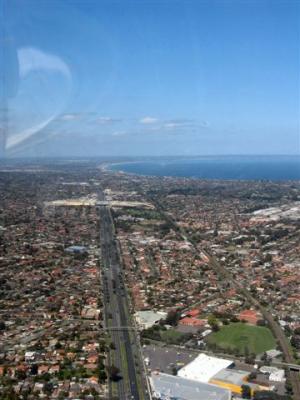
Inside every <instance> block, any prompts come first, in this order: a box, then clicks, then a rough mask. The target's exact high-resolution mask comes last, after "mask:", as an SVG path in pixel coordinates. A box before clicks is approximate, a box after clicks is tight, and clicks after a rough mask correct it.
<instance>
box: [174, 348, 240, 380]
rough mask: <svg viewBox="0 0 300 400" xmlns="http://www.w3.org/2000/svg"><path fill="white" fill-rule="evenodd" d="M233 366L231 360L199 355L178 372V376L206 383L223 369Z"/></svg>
mask: <svg viewBox="0 0 300 400" xmlns="http://www.w3.org/2000/svg"><path fill="white" fill-rule="evenodd" d="M233 366H234V363H233V361H231V360H226V359H224V358H216V357H211V356H207V355H206V354H199V356H198V357H197V358H195V359H194V360H193V361H192V362H190V363H189V364H187V365H186V366H185V367H183V368H181V369H180V370H179V371H178V376H180V377H181V378H186V379H193V380H195V381H198V382H204V383H205V382H206V383H207V382H209V380H210V379H211V378H212V377H213V376H215V375H216V374H217V373H218V372H220V371H222V370H223V369H224V368H229V367H233Z"/></svg>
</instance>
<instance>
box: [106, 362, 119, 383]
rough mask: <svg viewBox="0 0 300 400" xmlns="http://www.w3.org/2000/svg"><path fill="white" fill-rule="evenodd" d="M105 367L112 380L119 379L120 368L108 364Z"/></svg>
mask: <svg viewBox="0 0 300 400" xmlns="http://www.w3.org/2000/svg"><path fill="white" fill-rule="evenodd" d="M106 369H107V373H108V376H109V378H110V379H111V380H112V381H118V380H119V379H120V376H119V373H120V370H119V368H118V367H116V366H115V365H109V366H108V367H107V368H106Z"/></svg>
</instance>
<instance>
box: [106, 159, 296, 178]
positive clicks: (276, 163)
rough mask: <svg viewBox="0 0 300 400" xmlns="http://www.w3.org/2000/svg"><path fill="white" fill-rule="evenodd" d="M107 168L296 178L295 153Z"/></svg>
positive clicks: (182, 174)
mask: <svg viewBox="0 0 300 400" xmlns="http://www.w3.org/2000/svg"><path fill="white" fill-rule="evenodd" d="M110 169H112V170H114V171H123V172H128V173H134V174H139V175H154V176H172V177H186V178H201V179H229V180H230V179H233V180H238V179H241V180H299V179H300V157H298V156H271V157H270V156H269V157H267V156H266V157H261V156H260V157H259V156H256V157H255V156H247V157H238V156H224V157H198V158H177V159H176V158H175V159H174V158H173V159H163V158H160V159H152V160H147V161H137V162H127V163H120V164H113V165H111V166H110Z"/></svg>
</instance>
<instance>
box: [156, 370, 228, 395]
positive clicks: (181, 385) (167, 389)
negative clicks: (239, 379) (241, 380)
mask: <svg viewBox="0 0 300 400" xmlns="http://www.w3.org/2000/svg"><path fill="white" fill-rule="evenodd" d="M150 384H151V386H152V389H153V392H154V395H155V396H156V397H157V398H159V399H162V400H170V399H176V400H230V399H231V392H230V390H228V389H223V388H221V387H219V386H215V385H210V384H208V383H202V382H196V381H192V380H189V379H184V378H180V377H178V376H173V375H167V374H162V373H159V374H157V373H156V374H155V373H152V375H151V377H150Z"/></svg>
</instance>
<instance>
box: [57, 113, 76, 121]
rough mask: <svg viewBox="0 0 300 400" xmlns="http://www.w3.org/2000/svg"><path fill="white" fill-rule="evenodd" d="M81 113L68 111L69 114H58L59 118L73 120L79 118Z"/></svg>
mask: <svg viewBox="0 0 300 400" xmlns="http://www.w3.org/2000/svg"><path fill="white" fill-rule="evenodd" d="M80 117H81V114H79V113H70V114H63V115H61V116H60V118H59V119H60V120H62V121H74V119H79V118H80Z"/></svg>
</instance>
